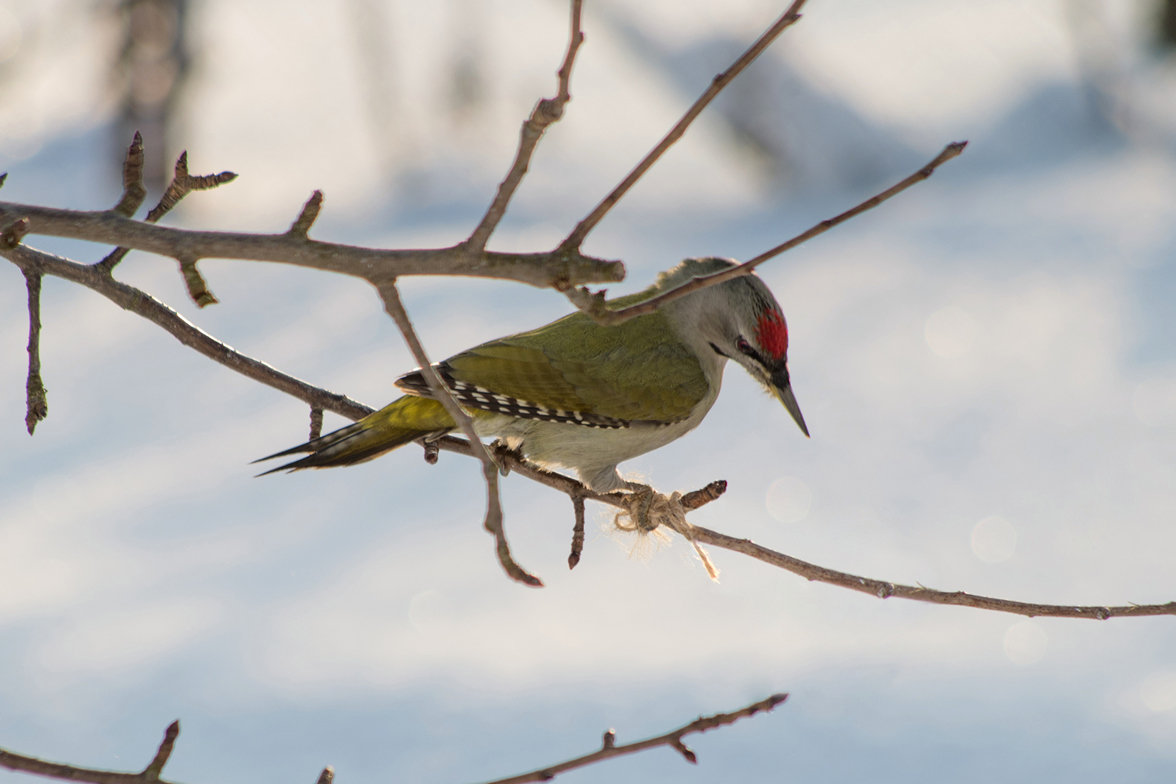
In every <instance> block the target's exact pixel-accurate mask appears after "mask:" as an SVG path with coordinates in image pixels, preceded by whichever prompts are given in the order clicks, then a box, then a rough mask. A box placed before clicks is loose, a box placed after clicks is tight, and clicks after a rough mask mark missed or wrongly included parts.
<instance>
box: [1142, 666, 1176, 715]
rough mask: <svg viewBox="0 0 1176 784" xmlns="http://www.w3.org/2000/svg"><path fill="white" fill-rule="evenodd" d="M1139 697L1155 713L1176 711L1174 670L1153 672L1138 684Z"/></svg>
mask: <svg viewBox="0 0 1176 784" xmlns="http://www.w3.org/2000/svg"><path fill="white" fill-rule="evenodd" d="M1139 698H1140V700H1142V701H1143V704H1144V705H1145V706H1147V708H1148V709H1149V710H1152V711H1155V712H1156V713H1164V712H1168V711H1176V670H1166V671H1161V672H1155V673H1152V674H1151V675H1149V676H1148V677H1147V678H1145V679H1144V681H1143V683H1141V684H1140V685H1139Z"/></svg>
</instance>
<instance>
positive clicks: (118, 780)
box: [0, 721, 180, 784]
mask: <svg viewBox="0 0 1176 784" xmlns="http://www.w3.org/2000/svg"><path fill="white" fill-rule="evenodd" d="M179 734H180V723H179V722H178V721H173V722H172V723H171V724H169V725H168V728H167V731H166V732H164V735H163V741H162V742H161V743H160V744H159V749H158V750H157V751H156V752H155V756H154V757H152V759H151V762H149V763H148V764H147V767H146V768H144V769H143V770H142V771H140V772H139V773H120V772H117V771H113V770H99V769H97V768H82V767H78V766H76V765H64V764H62V763H60V762H48V761H46V760H42V759H37V758H36V757H27V756H25V755H23V754H16V753H14V752H11V751H5V750H4V749H0V768H7V769H9V770H12V771H17V772H19V773H32V774H34V775H37V776H46V777H48V778H51V779H61V780H63V781H84V782H88V783H89V784H169V782H168V781H166V780H165V779H162V778H160V775H161V774H162V773H163V766H164V765H166V764H167V761H168V758H169V757H170V756H171V753H172V748H173V747H174V746H175V742H176V737H177V736H178V735H179Z"/></svg>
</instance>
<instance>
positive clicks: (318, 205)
mask: <svg viewBox="0 0 1176 784" xmlns="http://www.w3.org/2000/svg"><path fill="white" fill-rule="evenodd" d="M322 208H323V192H322V191H320V190H316V191H315V192H314V193H312V194H310V198H309V199H307V200H306V204H303V205H302V210H301V211H300V212H299V213H298V217H297V218H295V219H294V223H293V224H291V226H290V230H289V231H287V232H286V233H287V234H289V235H290V236H292V237H301V238H302V239H306V235H307V234H309V233H310V227H311V226H313V225H314V222H315V221H316V220H317V219H318V216H319V210H321V209H322ZM332 775H334V774H332Z"/></svg>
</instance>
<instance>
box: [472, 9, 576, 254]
mask: <svg viewBox="0 0 1176 784" xmlns="http://www.w3.org/2000/svg"><path fill="white" fill-rule="evenodd" d="M581 6H582V0H572V32H571V38H570V40H569V41H568V50H567V54H566V55H565V56H564V61H563V65H561V66H560V68H559V73H558V78H559V85H558V92H557V93H556V96H555V97H554V98H543V99H541V100H540V101H539V102H538V103H537V104H535V109H534V110H533V111H532V112H531V116H530V117H529V118H527V120H526V122H524V123H523V128H522V131H520V134H519V148H518V152H517V153H515V159H514V163H513V164H511V167H510V171H509V172H508V173H507V175H506V178H505V179H504V180H503V181H502V183H501V184H500V185H499V186H498V193H497V194H495V196H494V201H493V202H491V204H490V208H489V209H488V210H486V215H485V216H484V217H483V218H482V221H481V222H480V223H479V224H478V226H477V227H476V228H475V229H474V231H473V232H472V233H471V234H470V236H469V239H467V240H466V241H465V243H464V245H465V246H466V247H467V248H468V249H469V250H471V251H475V252H478V251H482V250H485V248H486V242H487V241H488V240H489V239H490V235H491V234H493V233H494V229H496V228H497V227H498V223H499V221H501V220H502V216H503V215H504V214H505V213H506V207H507V205H508V204H509V203H510V200H511V198H512V197H513V196H514V193H515V191H516V190H518V187H519V184H520V183H521V182H522V181H523V175H525V174H526V173H527V168H528V167H529V166H530V164H531V156H532V155H534V154H535V148H536V147H537V146H538V145H539V140H540V139H542V138H543V134H544V132H545V131H546V130H547V127H548V126H549V125H551V124H552V123H555V122H557V121H558V120H559V119H560V118H561V117H563V113H564V107H565V106H567V103H568V101H570V100H571V98H572V95H571V92H570V82H571V78H572V64H573V63H574V62H575V60H576V52H577V51H578V50H579V48H580V44H581V43H582V42H583V41H584V33H583V32H582V31H581V29H580V11H581Z"/></svg>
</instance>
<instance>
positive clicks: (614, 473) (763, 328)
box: [254, 257, 809, 493]
mask: <svg viewBox="0 0 1176 784" xmlns="http://www.w3.org/2000/svg"><path fill="white" fill-rule="evenodd" d="M733 266H735V262H734V261H731V260H729V259H722V258H714V257H710V258H694V259H686V260H684V261H682V262H681V263H680V264H678V265H677V266H676V267H674V268H673V269H671V270H668V271H666V272H663V273H661V274H660V275H659V276H658V278H657V280H656V281H655V282H654V284H653V285H652V286H650V287H649V288H647V289H645V290H644V291H641V292H638V293H636V294H631V295H628V296H625V297H620V298H617V299H616V300H611V301H609V303H608V306H609V307H612V308H620V307H625V306H628V305H633V304H636V303H639V302H642V301H645V300H647V299H649V298H650V297H654V296H657V295H658V294H661V293H663V292H666V291H669V290H670V289H673V288H676V287H677V286H680V285H681V284H683V283H686V282H688V281H689V280H691V279H692V278H696V277H701V276H706V275H710V274H713V273H716V272H720V271H723V270H727V269H730V268H731V267H733ZM728 360H732V361H734V362H735V363H736V364H738V365H740V366H742V367H743V368H744V370H746V371H747V372H748V373H749V374H751V376H752V378H754V379H755V380H756V381H758V382H759V383H760V384H761V385H762V386H763V387H764V389H765V390H767V391H768V392H769V393H770V394H771V395H772V396H774V397H775V398H776V399H777V400H778V401H779V402H780V403H782V404H783V406H784V408H785V409H786V410H787V411H788V413H789V414H790V415H791V416H792V419H793V420H794V421H795V422H796V424H797V425H798V426H799V427H800V430H801V432H803V433H804V435H805V437H808V435H809V431H808V426H807V425H806V424H805V421H804V417H803V416H802V415H801V412H800V406H799V405H798V404H797V402H796V396H795V395H794V394H793V391H792V382H791V377H790V376H789V373H788V327H787V323H786V322H785V319H784V314H783V312H782V311H781V309H780V305H779V303H777V301H776V298H775V297H774V296H773V295H772V292H771V291H770V290H769V289H768V287H767V286H766V285H765V284H764V282H763V280H762V279H760V278H759V277H758V276H757V275H755V274H754V272H753V273H750V274H744V275H739V276H736V277H733V278H731V279H729V280H726V281H723V282H721V283H717V284H713V285H710V286H706V287H703V288H700V289H697V290H694V291H691V292H689V293H686V294H684V295H682V296H680V297H678V298H676V299H671V300H669V301H667V302H665V303H664V304H663V305H662V306H661V307H660V308H658V309H657V310H654V311H653V312H651V313H647V314H643V315H639V316H636V317H634V318H631V319H629V320H627V321H623V322H621V323H619V324H616V325H611V326H604V325H601V324H598V323H597V322H596V321H594V320H593V319H592V318H591V316H589V315H588V314H586V313H584V312H576V313H573V314H571V315H568V316H565V317H564V318H561V319H559V320H557V321H553V322H552V323H550V324H547V325H546V326H542V327H539V328H538V329H533V330H530V331H528V332H520V333H518V334H514V335H509V336H506V337H502V338H498V339H497V340H491V341H488V342H486V343H482V344H481V345H478V346H475V347H473V348H471V349H469V350H467V351H463V352H461V353H459V354H455V355H454V356H452V357H450V358H449V359H446V360H444V361H442V362H437V363H435V364H434V365H433V369H434V370H435V371H436V372H437V375H438V377H439V378H440V379H441V381H442V383H443V384H444V385H445V387H446V389H447V390H448V391H449V393H450V394H451V395H452V397H453V398H454V400H455V401H456V402H457V403H458V404H459V405H460V406H461V407H462V409H463V410H465V411H466V412H467V413H468V414H469V415H470V417H471V420H472V422H473V426H474V430H475V432H476V433H477V434H478V436H479V437H482V438H486V437H496V438H498V439H499V440H500V441H502V442H503V443H504V444H505V445H506V446H507V447H508V448H510V449H512V450H515V451H517V452H519V453H521V454H522V456H523V457H525V458H526V459H527V460H529V461H531V462H532V463H535V464H538V465H539V466H541V467H543V468H560V467H562V468H565V469H570V470H572V471H574V472H575V473H576V474H577V475H578V476H579V478H580V480H581V482H582V483H583V484H584V485H585V486H587V487H588V488H589V489H590V490H593V491H595V492H599V493H608V492H613V491H618V490H619V491H629V492H634V493H637V492H642V491H648V490H650V488H648V486H646V485H643V484H640V483H637V482H632V481H628V480H625V479H623V478H622V477H621V475H620V473H619V471H618V468H617V466H618V464H619V463H622V462H624V461H625V460H629V459H630V458H633V457H636V456H638V455H642V454H645V453H647V452H650V451H653V450H655V449H658V448H660V447H662V446H665V445H666V444H668V443H670V442H671V441H674V440H676V439H678V438H681V437H682V436H684V435H686V433H688V432H690V431H691V430H693V429H694V428H695V427H697V426H698V425H699V423H700V422H702V420H703V418H704V417H705V416H706V414H707V412H708V411H710V409H711V406H712V405H713V404H714V402H715V400H716V398H717V397H718V395H719V388H720V386H721V382H722V377H723V368H724V366H725V365H726V364H727V361H728ZM396 385H397V386H398V387H399V388H400V389H401V390H403V391H404V392H405V393H406V394H405V395H404V396H402V397H400V398H398V399H397V400H394V401H393V402H391V403H389V404H388V405H386V406H384V407H383V408H381V409H379V410H378V411H375V412H374V413H371V414H369V415H367V416H365V417H364V418H362V419H360V420H358V421H356V422H355V423H353V424H350V425H347V426H346V427H342V428H340V429H338V430H335V431H334V432H331V433H328V434H326V435H323V436H320V437H318V438H314V439H311V440H310V441H307V442H306V443H304V444H299V445H298V446H295V447H291V448H290V449H285V450H283V451H281V452H276V453H274V454H272V455H268V456H266V457H263V458H260V459H258V460H255V461H254V462H255V463H257V462H262V461H267V460H272V459H275V458H279V457H288V456H291V455H297V454H302V453H308V454H306V456H305V457H302V458H299V459H296V460H293V461H292V462H288V463H284V464H282V465H279V466H277V467H276V468H272V469H270V470H268V471H265V472H264V473H263V474H259V476H263V475H265V474H270V473H274V472H276V471H297V470H300V469H306V468H324V467H329V466H341V465H351V464H354V463H360V462H364V461H367V460H371V459H372V458H375V457H378V456H380V455H382V454H384V453H385V452H388V451H390V450H393V449H396V448H397V447H400V446H403V445H405V444H407V443H410V442H413V441H421V442H425V443H427V442H429V441H430V440H435V439H438V438H440V437H441V436H443V435H445V434H446V433H449V432H451V431H453V430H455V429H457V427H458V426H457V423H456V422H455V421H454V419H453V418H452V417H451V416H450V415H449V413H448V412H447V411H446V410H445V408H444V407H443V406H442V404H441V403H440V402H439V401H438V400H436V399H435V398H434V397H433V393H432V391H431V390H430V388H429V385H428V383H427V382H426V380H425V377H424V374H423V373H422V371H421V370H420V369H417V370H414V371H412V372H411V373H408V374H406V375H404V376H402V377H400V379H398V380H397V381H396Z"/></svg>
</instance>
